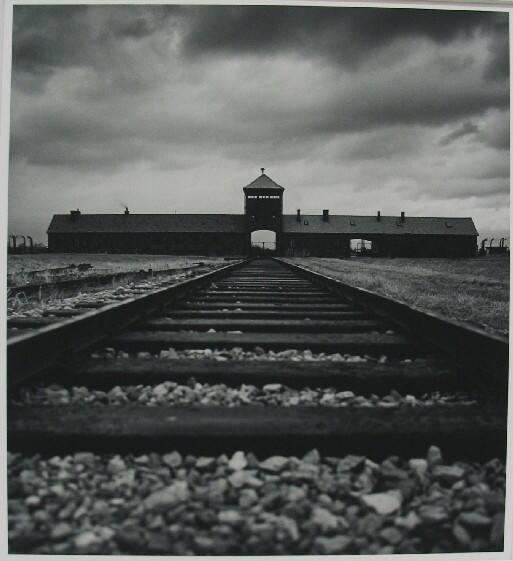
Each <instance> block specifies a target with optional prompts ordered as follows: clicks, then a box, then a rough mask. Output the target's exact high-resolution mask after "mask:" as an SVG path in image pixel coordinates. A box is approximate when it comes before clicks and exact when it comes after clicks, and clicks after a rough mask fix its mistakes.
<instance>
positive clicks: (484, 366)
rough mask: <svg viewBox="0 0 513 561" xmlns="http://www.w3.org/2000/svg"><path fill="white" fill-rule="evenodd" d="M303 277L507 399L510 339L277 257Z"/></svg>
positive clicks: (461, 373) (466, 379)
mask: <svg viewBox="0 0 513 561" xmlns="http://www.w3.org/2000/svg"><path fill="white" fill-rule="evenodd" d="M274 259H275V260H276V261H278V262H280V263H282V264H283V265H285V266H286V267H288V268H289V269H290V270H293V271H296V272H297V273H298V274H300V275H301V276H302V277H303V278H308V279H310V280H311V281H313V282H314V283H315V284H317V285H321V286H323V287H325V288H328V289H330V290H331V291H332V292H333V293H334V294H337V295H339V296H343V297H344V298H346V299H348V300H349V301H350V302H352V303H355V304H358V305H359V306H360V307H363V308H364V309H366V310H367V311H368V312H371V313H373V314H375V315H377V316H378V317H381V318H386V320H387V321H388V322H390V323H392V324H394V325H395V326H396V327H397V328H398V329H399V330H401V332H403V333H404V334H406V335H408V336H409V337H410V338H412V339H413V340H416V339H418V340H419V341H422V342H423V343H424V344H425V345H427V346H428V347H429V348H431V349H432V350H433V351H434V352H435V353H439V354H441V355H442V356H443V357H444V358H445V359H446V360H448V362H449V363H450V364H451V366H452V367H453V368H454V369H455V370H456V371H457V372H458V374H459V375H460V376H461V377H462V380H463V381H466V382H469V381H470V380H471V381H472V383H473V384H475V385H476V386H483V387H485V388H487V389H489V390H494V391H495V392H497V393H500V394H502V395H503V397H504V399H507V393H508V392H507V389H508V373H509V341H508V339H507V338H505V337H500V336H498V335H492V334H490V333H487V332H486V331H484V330H482V329H479V328H477V327H474V326H471V325H469V324H466V323H463V322H459V321H456V320H453V319H447V318H445V317H442V316H440V315H438V314H436V313H433V312H427V311H424V310H418V309H416V308H413V307H411V306H409V305H408V304H406V303H404V302H401V301H399V300H395V299H393V298H389V297H387V296H383V295H381V294H377V293H376V292H373V291H371V290H367V289H365V288H360V287H356V286H352V285H349V284H347V283H345V282H343V281H341V280H339V279H334V278H332V277H329V276H327V275H323V274H322V273H318V272H316V271H312V270H310V269H308V268H306V267H303V266H301V265H296V264H294V263H290V262H289V261H286V260H284V259H281V258H274Z"/></svg>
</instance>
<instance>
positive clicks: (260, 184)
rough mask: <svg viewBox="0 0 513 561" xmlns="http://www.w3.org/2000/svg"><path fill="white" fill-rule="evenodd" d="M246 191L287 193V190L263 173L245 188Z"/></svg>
mask: <svg viewBox="0 0 513 561" xmlns="http://www.w3.org/2000/svg"><path fill="white" fill-rule="evenodd" d="M246 189H273V190H274V189H275V190H279V191H285V189H284V188H283V187H282V186H281V185H278V183H276V182H275V181H273V180H272V179H271V178H270V177H269V176H268V175H266V174H265V173H262V175H260V176H259V177H257V178H256V179H255V180H254V181H252V182H251V183H250V184H249V185H246V187H244V191H245V190H246Z"/></svg>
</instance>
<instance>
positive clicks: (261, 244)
mask: <svg viewBox="0 0 513 561" xmlns="http://www.w3.org/2000/svg"><path fill="white" fill-rule="evenodd" d="M250 253H251V255H275V254H276V232H273V231H272V230H254V231H253V232H251V251H250Z"/></svg>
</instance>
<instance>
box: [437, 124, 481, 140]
mask: <svg viewBox="0 0 513 561" xmlns="http://www.w3.org/2000/svg"><path fill="white" fill-rule="evenodd" d="M478 131H479V128H478V127H477V125H475V124H474V123H472V122H470V121H466V122H465V123H463V124H462V125H460V126H459V127H457V128H456V129H454V130H453V131H452V132H450V133H449V134H448V135H446V136H444V137H443V138H442V139H441V140H440V142H439V144H440V146H448V145H449V144H451V143H453V142H454V141H455V140H458V139H459V138H462V137H464V136H469V135H472V134H476V133H477V132H478Z"/></svg>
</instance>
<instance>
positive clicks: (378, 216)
mask: <svg viewBox="0 0 513 561" xmlns="http://www.w3.org/2000/svg"><path fill="white" fill-rule="evenodd" d="M376 220H377V221H378V222H379V221H380V220H381V211H380V210H378V215H377V216H376Z"/></svg>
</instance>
